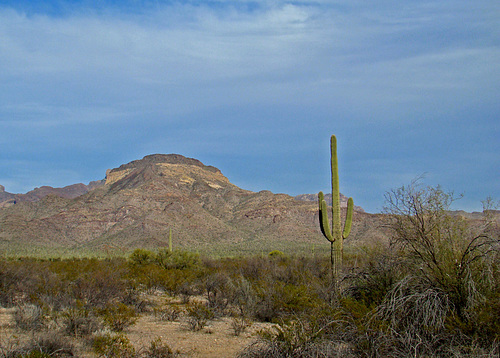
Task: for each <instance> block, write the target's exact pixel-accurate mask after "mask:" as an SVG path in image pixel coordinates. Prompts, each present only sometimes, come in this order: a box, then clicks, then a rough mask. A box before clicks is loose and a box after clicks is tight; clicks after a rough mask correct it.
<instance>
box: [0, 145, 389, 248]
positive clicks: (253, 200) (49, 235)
mask: <svg viewBox="0 0 500 358" xmlns="http://www.w3.org/2000/svg"><path fill="white" fill-rule="evenodd" d="M29 193H31V194H30V195H28V194H29ZM8 194H10V193H7V192H5V190H3V191H2V193H0V195H2V196H1V198H6V199H7V201H4V202H2V204H3V205H0V249H2V248H3V249H4V250H6V249H8V248H9V247H24V246H28V247H43V248H56V247H59V248H68V249H72V250H73V249H75V250H76V249H79V248H85V249H89V250H99V249H102V248H103V247H105V246H112V247H120V248H126V249H133V248H137V247H147V248H152V247H158V246H165V245H167V240H168V239H167V238H168V234H169V230H170V229H172V231H173V233H174V243H175V245H176V246H177V247H182V248H186V249H196V250H205V251H211V250H212V251H213V250H219V251H220V250H222V251H224V250H225V251H228V250H229V251H231V252H240V253H245V252H254V253H255V252H256V251H266V250H272V249H286V248H287V247H302V248H305V247H311V245H312V246H313V247H314V245H319V246H320V245H322V244H326V240H324V238H323V237H322V234H321V232H320V230H319V226H318V220H319V218H318V210H317V204H316V203H315V202H311V201H304V200H302V201H301V200H296V199H295V198H293V197H292V196H289V195H286V194H273V193H271V192H270V191H266V190H263V191H260V192H252V191H248V190H244V189H241V188H239V187H237V186H236V185H234V184H232V183H231V182H230V181H229V179H228V178H226V177H225V176H224V175H223V174H222V172H221V171H220V170H219V169H218V168H215V167H213V166H209V165H205V164H203V163H202V162H200V161H199V160H196V159H193V158H186V157H184V156H182V155H179V154H153V155H148V156H146V157H144V158H143V159H139V160H134V161H132V162H129V163H126V164H123V165H121V166H119V167H117V168H113V169H110V170H107V171H106V177H105V179H103V180H101V181H96V182H91V183H89V185H85V184H74V185H70V186H67V187H64V188H50V187H41V188H37V189H34V190H33V191H31V192H28V193H27V194H10V195H8ZM12 195H14V196H12ZM23 195H24V196H23ZM12 200H14V201H15V200H17V201H15V203H13V202H12ZM6 203H7V204H6ZM370 215H371V214H366V213H363V212H361V211H358V212H356V214H355V219H354V224H353V230H352V234H351V235H352V237H353V239H352V240H351V241H355V240H356V237H361V236H363V235H362V233H368V232H370V233H371V234H370V235H368V236H369V237H371V238H373V237H380V236H382V234H381V232H379V231H380V230H378V229H377V228H376V225H375V229H374V225H371V224H369V222H370V220H371V221H373V220H376V218H377V216H370ZM365 236H366V235H365ZM215 248H216V249H215Z"/></svg>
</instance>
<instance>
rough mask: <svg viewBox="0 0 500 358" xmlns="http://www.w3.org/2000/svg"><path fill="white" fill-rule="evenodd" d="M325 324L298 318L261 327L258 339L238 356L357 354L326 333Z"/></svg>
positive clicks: (295, 357) (281, 357)
mask: <svg viewBox="0 0 500 358" xmlns="http://www.w3.org/2000/svg"><path fill="white" fill-rule="evenodd" d="M324 328H325V327H320V326H318V325H317V322H316V321H315V320H310V319H308V318H305V319H302V318H300V319H299V318H295V319H293V320H291V321H289V322H287V323H281V324H279V325H277V326H274V327H273V328H271V329H267V330H264V331H261V332H260V333H259V339H258V340H257V341H256V342H255V343H253V344H251V345H250V346H248V347H246V348H245V349H244V350H243V351H242V352H240V354H239V355H238V357H239V358H260V357H265V358H285V357H287V358H288V357H290V358H309V357H311V358H312V357H332V358H333V357H346V358H348V357H356V355H355V354H354V350H353V348H352V347H350V346H349V345H348V344H346V343H344V342H342V341H336V340H334V339H331V337H329V336H327V335H325V330H324Z"/></svg>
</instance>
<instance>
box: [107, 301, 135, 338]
mask: <svg viewBox="0 0 500 358" xmlns="http://www.w3.org/2000/svg"><path fill="white" fill-rule="evenodd" d="M97 313H98V314H99V317H100V318H101V319H102V320H103V321H104V324H105V325H106V326H107V327H109V328H110V329H111V330H112V331H115V332H121V331H123V330H124V329H125V328H127V327H129V326H132V325H133V324H135V322H137V319H138V317H137V313H136V311H135V310H134V309H133V308H132V307H130V306H127V305H126V304H124V303H122V302H118V303H112V302H110V303H108V304H107V305H106V307H105V308H103V309H100V310H97Z"/></svg>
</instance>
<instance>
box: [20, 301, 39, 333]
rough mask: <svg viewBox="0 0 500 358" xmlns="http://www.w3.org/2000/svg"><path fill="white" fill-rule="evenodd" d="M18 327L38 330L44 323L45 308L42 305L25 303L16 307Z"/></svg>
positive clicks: (26, 329)
mask: <svg viewBox="0 0 500 358" xmlns="http://www.w3.org/2000/svg"><path fill="white" fill-rule="evenodd" d="M14 321H15V322H16V327H17V328H19V329H22V330H25V331H38V330H40V329H42V327H43V323H44V316H43V310H42V309H41V308H40V306H38V305H35V304H32V303H25V304H21V305H19V306H17V307H16V310H15V311H14Z"/></svg>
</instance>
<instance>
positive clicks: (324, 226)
mask: <svg viewBox="0 0 500 358" xmlns="http://www.w3.org/2000/svg"><path fill="white" fill-rule="evenodd" d="M318 201H319V227H320V228H321V232H322V233H323V235H324V236H325V237H326V239H327V240H328V241H330V242H333V241H334V238H333V235H332V231H331V229H330V224H329V220H328V211H327V210H328V207H327V205H326V201H325V196H324V195H323V192H321V191H320V192H319V194H318Z"/></svg>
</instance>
